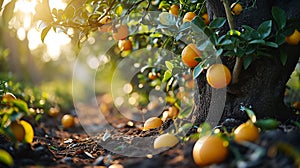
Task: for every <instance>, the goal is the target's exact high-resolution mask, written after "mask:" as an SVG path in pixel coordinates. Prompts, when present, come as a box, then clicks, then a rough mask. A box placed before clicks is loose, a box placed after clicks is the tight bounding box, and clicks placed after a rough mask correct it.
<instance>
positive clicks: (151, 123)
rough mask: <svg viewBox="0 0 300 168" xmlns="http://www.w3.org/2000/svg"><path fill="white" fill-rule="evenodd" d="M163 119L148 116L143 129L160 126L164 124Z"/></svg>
mask: <svg viewBox="0 0 300 168" xmlns="http://www.w3.org/2000/svg"><path fill="white" fill-rule="evenodd" d="M162 123H163V121H162V120H161V119H160V118H158V117H151V118H148V119H147V120H146V121H145V123H144V129H143V131H147V130H150V129H154V128H158V127H160V126H161V125H162Z"/></svg>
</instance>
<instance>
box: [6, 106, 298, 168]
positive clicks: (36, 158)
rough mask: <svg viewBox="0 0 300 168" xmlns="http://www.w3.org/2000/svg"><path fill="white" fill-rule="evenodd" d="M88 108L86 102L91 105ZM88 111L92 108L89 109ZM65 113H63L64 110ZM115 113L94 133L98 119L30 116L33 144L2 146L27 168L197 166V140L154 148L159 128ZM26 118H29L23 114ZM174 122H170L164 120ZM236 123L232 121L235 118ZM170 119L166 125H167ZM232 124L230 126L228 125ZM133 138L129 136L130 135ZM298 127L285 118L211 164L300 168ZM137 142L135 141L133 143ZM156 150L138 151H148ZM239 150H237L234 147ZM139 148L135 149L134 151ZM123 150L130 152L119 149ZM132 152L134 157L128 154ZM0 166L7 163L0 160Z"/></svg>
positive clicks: (17, 162) (109, 114) (220, 165)
mask: <svg viewBox="0 0 300 168" xmlns="http://www.w3.org/2000/svg"><path fill="white" fill-rule="evenodd" d="M88 108H89V107H84V109H88ZM86 111H89V110H86ZM61 115H62V114H61ZM115 116H116V115H115V114H114V113H113V112H111V111H110V112H109V113H107V119H108V120H109V122H110V123H113V124H112V125H113V126H114V128H115V129H114V130H102V131H99V133H98V134H96V135H90V134H88V133H87V132H86V131H85V130H84V128H85V127H84V126H83V127H82V125H85V126H86V125H89V124H95V123H93V122H95V121H93V119H91V120H90V121H91V122H90V123H82V124H79V121H77V124H76V126H75V127H72V128H69V129H65V128H63V127H62V126H61V124H60V118H61V116H59V117H57V118H54V117H50V116H48V115H43V117H42V119H41V120H40V121H39V122H38V123H36V122H33V121H32V119H30V118H29V119H27V121H29V122H31V123H32V124H33V126H34V131H35V137H34V141H33V143H32V144H23V143H19V144H12V143H11V142H10V141H9V140H8V139H7V138H6V137H4V136H2V137H0V139H1V140H0V148H3V149H5V150H7V151H8V152H9V153H10V154H11V155H12V156H13V158H14V161H15V164H14V167H24V168H31V167H34V168H37V167H47V168H77V167H78V168H82V167H95V168H105V167H110V168H113V166H111V165H115V167H117V166H116V164H121V165H123V167H125V168H127V167H128V168H139V167H140V168H152V167H153V168H154V167H164V168H169V167H170V168H171V167H172V168H193V167H197V166H196V165H195V164H194V161H193V157H192V149H193V145H194V143H195V141H194V140H188V141H185V142H183V141H181V142H180V143H179V144H177V145H176V146H175V147H172V148H171V149H168V150H162V151H155V150H154V149H153V147H152V146H153V140H154V138H155V137H156V136H158V135H159V133H160V130H151V131H143V130H141V128H140V127H141V125H142V123H139V122H128V121H127V120H125V119H122V118H118V117H115ZM25 120H26V118H25ZM166 123H168V124H169V125H170V123H171V121H169V122H166ZM232 123H234V122H232ZM168 124H167V125H165V127H168ZM224 125H225V126H227V127H228V128H229V127H230V126H228V123H227V125H226V124H224ZM128 137H129V138H128ZM133 137H151V138H150V140H149V143H148V144H147V143H143V144H138V143H139V142H138V141H135V140H134V138H133ZM299 142H300V129H299V128H298V127H296V126H295V125H292V124H289V123H285V124H282V125H280V126H279V127H278V128H277V129H274V130H268V131H262V132H261V135H260V138H259V140H258V142H257V143H255V144H244V145H241V144H234V143H233V144H232V145H231V146H230V148H231V150H230V154H229V156H228V158H227V159H226V160H225V161H224V162H222V163H220V164H214V165H211V166H210V167H215V168H223V167H224V168H227V167H239V168H251V167H253V168H254V167H255V168H257V167H272V168H273V167H274V168H276V167H278V168H279V167H280V168H283V167H284V168H294V167H295V168H297V167H298V168H299V166H300V161H299V158H300V143H299ZM109 143H111V144H117V148H118V149H116V148H114V150H115V152H114V151H111V150H107V149H104V148H103V146H106V147H107V145H109ZM132 144H134V145H132ZM127 151H128V152H127ZM153 151H154V153H158V154H148V155H146V156H145V155H144V156H143V155H140V156H141V157H137V156H136V155H137V154H138V153H139V152H141V153H146V152H149V153H151V152H153ZM233 151H235V152H233ZM134 152H137V153H134ZM117 153H125V154H126V156H124V155H121V154H117ZM130 155H131V156H132V157H130ZM0 167H6V166H5V165H3V164H1V163H0Z"/></svg>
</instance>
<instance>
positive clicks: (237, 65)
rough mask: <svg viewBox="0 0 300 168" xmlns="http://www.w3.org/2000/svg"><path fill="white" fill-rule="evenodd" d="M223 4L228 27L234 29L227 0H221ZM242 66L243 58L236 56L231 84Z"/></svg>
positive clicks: (236, 79) (237, 76) (236, 78)
mask: <svg viewBox="0 0 300 168" xmlns="http://www.w3.org/2000/svg"><path fill="white" fill-rule="evenodd" d="M223 5H224V8H225V13H226V18H227V21H228V24H229V28H230V29H235V24H234V20H233V17H232V14H231V9H230V7H229V2H228V0H223ZM242 66H243V60H242V58H240V57H236V61H235V65H234V68H233V71H232V81H231V82H232V84H235V83H237V82H238V78H239V74H240V72H241V70H242Z"/></svg>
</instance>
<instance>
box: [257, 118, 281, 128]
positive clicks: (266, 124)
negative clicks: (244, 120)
mask: <svg viewBox="0 0 300 168" xmlns="http://www.w3.org/2000/svg"><path fill="white" fill-rule="evenodd" d="M255 125H256V126H257V127H259V128H261V129H263V130H272V129H276V128H277V127H278V125H279V121H277V120H274V119H270V118H269V119H261V120H257V121H256V123H255Z"/></svg>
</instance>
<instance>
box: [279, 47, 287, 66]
mask: <svg viewBox="0 0 300 168" xmlns="http://www.w3.org/2000/svg"><path fill="white" fill-rule="evenodd" d="M280 61H281V63H282V65H285V64H286V62H287V53H286V50H285V49H283V48H282V49H280Z"/></svg>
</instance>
